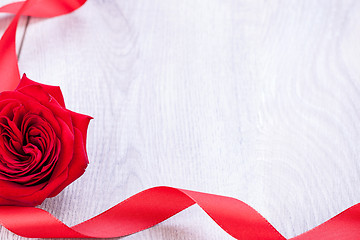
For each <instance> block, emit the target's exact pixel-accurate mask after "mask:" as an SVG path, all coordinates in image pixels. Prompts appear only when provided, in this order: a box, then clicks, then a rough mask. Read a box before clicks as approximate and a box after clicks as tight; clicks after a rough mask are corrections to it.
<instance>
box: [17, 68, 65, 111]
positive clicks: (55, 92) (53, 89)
mask: <svg viewBox="0 0 360 240" xmlns="http://www.w3.org/2000/svg"><path fill="white" fill-rule="evenodd" d="M28 85H40V86H42V87H43V88H44V89H45V91H46V92H48V93H49V94H50V95H51V96H53V97H54V98H55V99H56V101H57V102H58V103H59V104H60V105H61V106H62V107H65V102H64V96H63V95H62V92H61V89H60V87H58V86H51V85H46V84H41V83H37V82H34V81H32V80H30V79H29V78H27V76H26V74H24V75H23V77H22V78H21V81H20V83H19V85H18V87H17V88H16V90H20V89H21V88H23V87H25V86H28ZM30 94H32V93H30Z"/></svg>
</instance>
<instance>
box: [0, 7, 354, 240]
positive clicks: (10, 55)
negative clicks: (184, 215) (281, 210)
mask: <svg viewBox="0 0 360 240" xmlns="http://www.w3.org/2000/svg"><path fill="white" fill-rule="evenodd" d="M85 2H86V0H28V1H26V2H18V3H13V4H9V5H6V6H4V7H2V8H0V12H7V13H13V14H15V17H14V19H13V21H12V22H11V24H10V25H9V27H8V28H7V30H6V32H5V33H4V35H3V37H2V38H1V40H0V92H1V91H4V90H14V89H15V88H16V86H17V84H18V83H19V80H20V74H19V68H18V64H17V57H16V48H15V34H16V28H17V24H18V21H19V18H20V16H21V15H25V16H33V17H55V16H59V15H63V14H67V13H70V12H72V11H74V10H76V9H77V8H79V7H80V6H82V5H83V4H84V3H85ZM195 203H196V204H198V205H199V206H200V207H201V208H202V209H203V210H204V211H205V212H206V213H207V214H208V215H209V216H210V217H211V218H212V219H213V220H214V221H215V222H216V223H217V224H218V225H219V226H220V227H221V228H222V229H224V231H226V232H227V233H228V234H230V235H231V236H233V237H234V238H236V239H239V240H240V239H241V240H286V238H285V237H283V236H282V235H281V234H280V233H279V232H278V231H277V230H276V229H275V228H274V227H273V226H272V225H271V224H270V223H269V222H268V221H267V220H266V219H265V218H263V217H262V216H261V215H260V214H259V213H258V212H256V211H255V210H254V209H253V208H251V207H250V206H248V205H247V204H245V203H244V202H242V201H240V200H237V199H234V198H229V197H223V196H218V195H213V194H207V193H201V192H194V191H189V190H183V189H177V188H171V187H156V188H151V189H148V190H145V191H143V192H140V193H138V194H136V195H134V196H132V197H130V198H129V199H127V200H125V201H123V202H121V203H119V204H118V205H116V206H115V207H113V208H111V209H109V210H107V211H105V212H104V213H102V214H100V215H98V216H96V217H94V218H92V219H90V220H87V221H85V222H83V223H80V224H78V225H76V226H73V227H68V226H66V225H65V224H63V223H62V222H61V221H59V220H58V219H56V218H55V217H54V216H52V215H51V214H50V213H48V212H46V211H44V210H41V209H39V208H33V207H16V206H0V224H1V225H2V226H4V227H5V228H7V229H9V230H10V231H12V232H14V233H16V234H18V235H20V236H23V237H31V238H113V237H121V236H126V235H129V234H133V233H135V232H139V231H141V230H144V229H147V228H150V227H152V226H154V225H156V224H158V223H160V222H162V221H164V220H166V219H168V218H170V217H171V216H173V215H175V214H177V213H178V212H180V211H182V210H184V209H186V208H188V207H189V206H192V205H193V204H195ZM291 239H292V240H358V239H360V204H357V205H355V206H353V207H351V208H349V209H347V210H345V211H344V212H342V213H340V214H339V215H337V216H335V217H334V218H332V219H330V220H328V221H327V222H325V223H323V224H321V225H320V226H318V227H316V228H314V229H312V230H310V231H307V232H305V233H303V234H301V235H299V236H297V237H294V238H291Z"/></svg>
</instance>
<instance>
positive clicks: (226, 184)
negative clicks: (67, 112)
mask: <svg viewBox="0 0 360 240" xmlns="http://www.w3.org/2000/svg"><path fill="white" fill-rule="evenodd" d="M359 13H360V4H359V2H357V1H340V0H337V1H336V0H334V1H310V0H308V1H301V2H298V1H269V2H264V1H245V0H241V1H235V0H234V1H231V0H229V1H217V0H213V1H201V0H197V1H190V0H187V1H159V0H155V1H151V2H150V1H141V0H137V1H111V2H110V1H100V0H93V1H89V2H88V3H87V4H86V5H85V6H84V7H83V8H81V9H80V10H79V11H77V12H75V13H73V14H71V15H68V16H63V17H59V18H56V19H49V20H38V19H31V21H30V25H29V27H28V30H27V34H26V38H25V41H24V45H23V50H22V55H21V59H20V67H21V71H23V72H26V73H27V74H28V76H29V77H30V78H32V79H33V80H36V81H40V82H43V83H48V84H53V85H61V87H62V89H63V92H64V96H65V99H66V103H67V106H68V108H69V109H72V110H75V111H79V112H83V113H87V114H89V115H91V116H93V117H94V118H95V119H94V120H93V121H92V123H91V126H90V129H89V135H88V153H89V158H90V165H89V167H88V169H87V172H86V173H85V175H84V176H83V177H81V179H79V180H78V181H77V182H75V183H74V184H72V185H71V186H70V187H68V188H67V189H66V190H65V191H64V192H63V193H61V194H60V195H59V196H58V197H56V198H53V199H48V200H46V202H45V203H44V204H43V205H41V207H42V208H44V209H46V210H48V211H50V212H51V213H53V214H54V215H55V216H57V217H59V218H60V219H61V220H63V221H64V222H65V223H67V224H70V225H73V224H76V223H78V222H80V221H82V220H86V219H87V218H90V217H92V216H94V215H95V214H98V213H100V212H102V211H103V210H105V209H107V208H109V207H111V206H113V205H114V204H116V203H118V202H119V201H121V200H123V199H125V198H127V197H129V196H131V195H132V194H134V193H136V192H138V191H141V190H143V189H145V188H148V187H151V186H156V185H170V186H175V187H181V188H188V189H193V190H199V191H205V192H211V193H217V194H223V195H227V196H232V197H235V198H238V199H241V200H243V201H245V202H247V203H249V204H250V205H251V206H253V207H255V209H257V210H258V211H259V212H260V213H261V214H263V215H264V216H265V217H266V218H267V219H268V220H269V221H270V222H271V223H272V224H273V225H274V226H275V227H276V228H277V229H278V230H279V231H280V232H281V233H282V234H284V235H285V236H286V237H292V236H295V235H297V234H300V233H302V232H304V231H305V230H308V229H310V228H312V227H315V226H317V225H318V224H320V223H322V222H323V221H325V220H327V219H329V218H330V217H332V216H334V215H335V214H337V213H339V212H340V211H342V210H344V209H346V208H347V207H349V206H351V205H352V204H355V203H357V202H360V192H359V191H357V185H358V184H359V183H360V174H359V172H360V165H359V155H360V154H359V153H360V147H359V146H360V144H359V143H360V137H359V136H360V135H359V132H360V125H359V124H357V123H358V121H359V119H360V115H359V108H358V107H357V103H358V102H360V91H359V90H360V89H359V87H360V79H359V78H360V69H359V67H358V63H359V60H360V59H359V58H360V48H359V44H358V42H359V41H358V40H359V39H360V29H359V27H358V22H359V20H360V14H359ZM0 239H21V238H19V237H16V236H14V235H12V234H10V233H8V232H7V231H6V230H4V229H1V231H0ZM127 239H232V238H231V237H229V236H228V235H227V234H226V233H224V232H223V231H222V230H221V229H220V228H219V227H218V226H217V225H216V224H215V223H213V222H212V221H211V220H210V219H209V218H208V217H207V216H206V215H205V214H204V213H203V212H202V211H201V210H200V209H199V208H198V207H192V208H190V209H188V210H186V211H185V212H183V213H181V214H179V215H177V216H175V217H174V218H172V219H170V220H168V221H166V222H165V223H162V224H160V225H159V226H156V227H154V228H152V229H150V230H147V231H144V232H142V233H140V234H137V235H133V236H130V237H129V238H127Z"/></svg>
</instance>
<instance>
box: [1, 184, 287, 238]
mask: <svg viewBox="0 0 360 240" xmlns="http://www.w3.org/2000/svg"><path fill="white" fill-rule="evenodd" d="M195 203H196V204H198V205H199V206H200V207H201V208H202V209H203V210H204V211H205V212H206V213H207V214H208V215H209V216H210V217H211V218H212V219H213V220H214V221H215V222H216V223H217V224H218V225H219V226H220V227H221V228H222V229H223V230H224V231H226V232H227V233H228V234H230V235H231V236H233V237H234V238H236V239H239V240H240V239H241V240H285V238H284V237H283V236H282V235H281V234H280V233H279V232H278V231H277V230H276V229H275V228H274V227H273V226H272V225H271V224H270V223H269V222H268V221H267V220H266V219H265V218H263V217H262V216H261V215H260V214H259V213H258V212H256V211H255V210H254V209H253V208H251V207H250V206H248V205H247V204H245V203H243V202H242V201H239V200H237V199H234V198H229V197H223V196H218V195H212V194H207V193H200V192H194V191H189V190H182V189H177V188H171V187H155V188H151V189H148V190H145V191H143V192H140V193H138V194H136V195H134V196H132V197H130V198H128V199H127V200H125V201H123V202H121V203H119V204H118V205H116V206H115V207H113V208H111V209H109V210H107V211H105V212H103V213H101V214H100V215H98V216H96V217H94V218H92V219H90V220H87V221H85V222H83V223H80V224H78V225H75V226H74V227H67V226H66V225H65V224H63V223H62V222H60V221H59V220H57V219H56V218H55V217H53V216H52V215H50V214H49V213H48V212H46V211H44V210H41V209H38V208H31V207H13V206H3V207H0V223H1V224H2V225H3V226H4V227H6V228H7V229H9V230H10V231H12V232H14V233H16V234H18V235H20V236H23V237H30V238H66V237H68V238H84V237H86V238H114V237H122V236H127V235H130V234H133V233H136V232H139V231H142V230H144V229H147V228H150V227H152V226H154V225H156V224H158V223H160V222H162V221H164V220H166V219H168V218H170V217H171V216H173V215H175V214H177V213H178V212H180V211H182V210H184V209H186V208H188V207H190V206H192V205H193V204H195Z"/></svg>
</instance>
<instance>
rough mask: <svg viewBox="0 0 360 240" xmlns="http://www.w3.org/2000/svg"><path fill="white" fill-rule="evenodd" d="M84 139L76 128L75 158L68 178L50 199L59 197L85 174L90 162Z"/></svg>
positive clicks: (69, 169)
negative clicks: (67, 187)
mask: <svg viewBox="0 0 360 240" xmlns="http://www.w3.org/2000/svg"><path fill="white" fill-rule="evenodd" d="M82 139H83V136H82V133H81V131H80V130H79V129H77V128H75V145H74V156H73V160H72V161H71V162H70V164H69V166H68V178H67V179H66V180H65V182H63V183H62V184H61V185H60V186H59V187H58V188H56V189H55V190H54V191H53V192H52V193H51V194H50V196H49V197H55V196H56V195H58V194H59V193H60V192H61V191H62V190H63V189H64V188H65V187H66V186H68V185H69V184H70V183H72V182H73V181H75V180H76V179H78V178H79V177H80V176H81V175H83V173H84V172H85V169H86V167H87V165H88V164H89V161H88V158H87V154H86V145H85V144H84V142H83V140H82Z"/></svg>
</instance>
